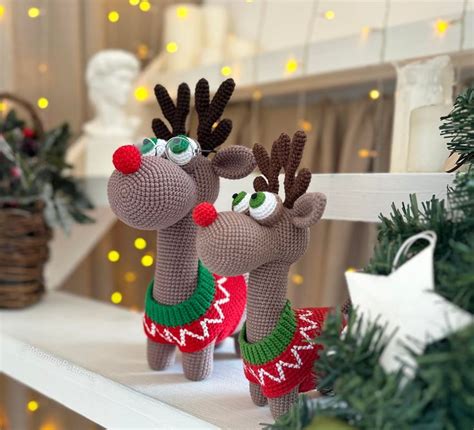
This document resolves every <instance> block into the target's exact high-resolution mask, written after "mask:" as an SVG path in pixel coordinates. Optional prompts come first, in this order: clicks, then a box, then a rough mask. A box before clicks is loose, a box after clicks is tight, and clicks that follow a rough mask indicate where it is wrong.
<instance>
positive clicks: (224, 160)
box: [211, 145, 257, 179]
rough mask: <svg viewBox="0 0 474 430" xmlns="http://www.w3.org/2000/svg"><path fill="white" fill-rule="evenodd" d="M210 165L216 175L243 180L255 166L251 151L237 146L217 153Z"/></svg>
mask: <svg viewBox="0 0 474 430" xmlns="http://www.w3.org/2000/svg"><path fill="white" fill-rule="evenodd" d="M211 163H212V168H213V169H214V172H215V173H216V175H217V176H219V177H221V178H226V179H241V178H245V177H246V176H247V175H249V174H250V173H252V172H253V170H254V169H255V166H256V165H257V164H256V162H255V157H254V156H253V153H252V150H251V149H249V148H246V147H245V146H237V145H235V146H230V147H229V148H225V149H221V150H220V151H218V152H217V154H216V156H215V157H214V158H213V159H212V162H211Z"/></svg>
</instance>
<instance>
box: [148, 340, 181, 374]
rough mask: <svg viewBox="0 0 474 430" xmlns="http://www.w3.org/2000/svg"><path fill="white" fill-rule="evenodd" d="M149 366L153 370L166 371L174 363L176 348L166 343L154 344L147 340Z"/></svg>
mask: <svg viewBox="0 0 474 430" xmlns="http://www.w3.org/2000/svg"><path fill="white" fill-rule="evenodd" d="M146 353H147V359H148V365H149V366H150V367H151V368H152V369H153V370H164V369H166V368H167V367H169V366H171V365H172V364H173V363H174V359H175V357H176V346H175V345H167V344H165V343H158V342H153V341H152V340H150V339H147V351H146Z"/></svg>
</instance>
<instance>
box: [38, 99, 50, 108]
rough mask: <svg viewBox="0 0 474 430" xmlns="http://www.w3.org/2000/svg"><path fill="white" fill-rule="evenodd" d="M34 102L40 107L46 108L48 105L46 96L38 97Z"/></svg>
mask: <svg viewBox="0 0 474 430" xmlns="http://www.w3.org/2000/svg"><path fill="white" fill-rule="evenodd" d="M36 103H37V105H38V107H39V108H40V109H46V108H47V107H48V106H49V100H48V99H47V98H46V97H40V98H39V99H38V101H37V102H36Z"/></svg>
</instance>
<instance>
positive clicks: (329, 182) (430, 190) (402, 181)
mask: <svg viewBox="0 0 474 430" xmlns="http://www.w3.org/2000/svg"><path fill="white" fill-rule="evenodd" d="M254 177H255V175H250V176H248V177H246V178H244V179H240V180H238V181H231V180H221V190H220V192H219V198H218V199H217V202H216V208H217V209H218V210H219V211H225V210H230V207H231V200H232V198H231V196H232V194H233V193H235V192H239V191H247V192H252V190H253V187H252V182H253V179H254ZM453 178H454V174H448V173H332V174H313V177H312V181H311V185H310V188H309V191H312V192H316V191H319V192H322V193H325V194H326V196H327V198H328V203H327V207H326V211H325V213H324V216H323V218H324V219H331V220H343V221H366V222H378V221H379V219H378V216H379V214H380V213H384V214H386V215H388V214H389V212H390V211H391V208H390V207H391V205H392V202H395V204H396V205H397V206H399V205H400V204H401V203H402V202H408V197H409V194H412V193H416V194H417V196H418V201H420V202H422V201H425V200H429V199H430V198H431V196H432V195H435V196H436V197H438V198H444V197H446V191H447V186H448V185H449V184H451V182H452V180H453ZM107 180H108V179H107V178H89V179H87V180H86V186H87V189H91V190H95V191H94V192H95V196H96V200H95V204H96V205H97V206H107V205H108V202H107V195H106V192H105V189H106V186H107ZM281 189H283V187H281Z"/></svg>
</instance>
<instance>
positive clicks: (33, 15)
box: [28, 7, 41, 19]
mask: <svg viewBox="0 0 474 430" xmlns="http://www.w3.org/2000/svg"><path fill="white" fill-rule="evenodd" d="M40 15H41V11H40V10H39V9H38V8H37V7H30V8H29V9H28V16H29V17H30V18H33V19H34V18H38V17H39V16H40Z"/></svg>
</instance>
